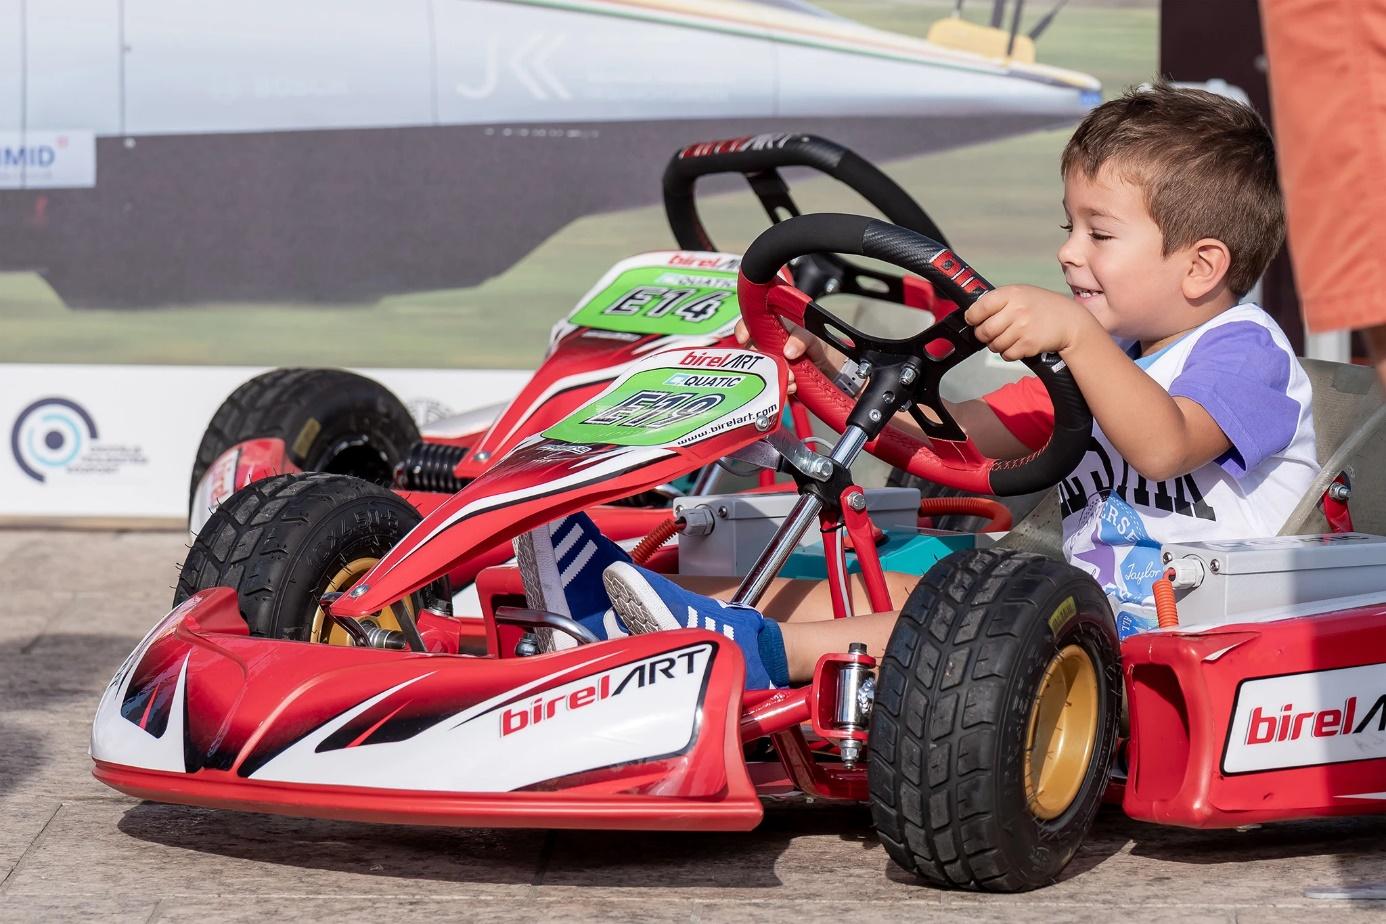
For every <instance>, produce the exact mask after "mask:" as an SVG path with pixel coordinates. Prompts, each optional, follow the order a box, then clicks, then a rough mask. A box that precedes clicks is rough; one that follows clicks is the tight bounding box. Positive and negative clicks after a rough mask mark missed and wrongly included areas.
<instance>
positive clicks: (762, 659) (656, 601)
mask: <svg viewBox="0 0 1386 924" xmlns="http://www.w3.org/2000/svg"><path fill="white" fill-rule="evenodd" d="M603 580H604V582H605V584H606V588H607V591H608V593H609V595H610V598H611V603H612V606H613V607H614V608H615V610H616V612H617V613H619V614H620V615H621V618H622V619H623V621H624V622H625V624H626V625H627V626H629V628H630V630H631V631H632V632H636V633H641V632H656V631H664V630H672V629H683V628H698V629H706V630H708V631H711V632H718V633H721V634H723V635H726V636H727V637H728V638H729V639H731V640H732V641H733V642H735V643H736V644H737V645H738V646H739V647H740V648H741V650H742V653H743V655H744V656H745V659H746V682H747V686H748V687H750V688H752V689H758V688H763V687H767V686H770V685H771V683H772V682H773V683H774V684H775V685H784V684H786V683H798V682H803V681H807V680H810V679H812V677H813V669H814V667H815V666H816V665H817V663H818V659H819V658H820V657H821V656H822V655H823V654H826V653H827V652H830V651H846V650H847V648H848V646H849V645H850V644H851V643H852V642H864V643H865V644H866V646H867V651H868V652H869V653H870V654H872V655H873V656H874V657H877V658H880V657H882V656H883V655H884V653H885V646H886V642H887V641H888V640H889V639H890V633H891V631H892V630H893V629H894V627H895V621H896V619H897V617H898V613H897V612H886V613H871V614H867V615H863V616H856V617H853V618H851V619H831V618H829V619H820V620H816V621H812V622H792V623H786V624H784V625H780V624H779V623H778V622H777V621H776V620H773V619H768V618H766V617H765V616H763V615H761V614H760V613H759V612H758V611H756V610H755V609H752V608H750V607H744V606H737V605H734V604H733V605H728V604H726V603H724V602H722V601H720V600H718V599H715V598H712V597H708V596H706V595H704V594H701V593H698V592H697V591H694V590H691V589H689V588H687V587H685V586H682V585H681V584H676V583H674V582H673V581H671V580H670V579H668V578H666V577H664V576H663V575H659V574H655V573H653V572H651V571H648V570H646V569H644V568H640V567H638V566H636V565H632V564H626V563H617V564H614V565H612V566H611V567H609V568H607V570H606V572H605V574H604V575H603ZM817 583H821V584H824V586H826V582H817ZM811 594H812V592H811ZM811 594H810V595H811Z"/></svg>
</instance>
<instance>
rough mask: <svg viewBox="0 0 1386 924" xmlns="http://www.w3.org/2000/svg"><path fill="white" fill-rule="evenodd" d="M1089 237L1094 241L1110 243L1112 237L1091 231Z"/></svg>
mask: <svg viewBox="0 0 1386 924" xmlns="http://www.w3.org/2000/svg"><path fill="white" fill-rule="evenodd" d="M1089 236H1090V237H1091V238H1092V239H1093V240H1094V241H1110V240H1111V239H1112V236H1111V235H1110V234H1103V233H1102V232H1101V231H1093V232H1091V233H1090V234H1089Z"/></svg>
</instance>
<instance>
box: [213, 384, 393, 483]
mask: <svg viewBox="0 0 1386 924" xmlns="http://www.w3.org/2000/svg"><path fill="white" fill-rule="evenodd" d="M267 437H278V438H279V439H282V440H283V441H284V446H285V449H286V450H287V452H288V457H289V461H291V462H293V464H294V465H297V466H298V467H299V468H301V469H303V470H304V471H307V472H333V473H336V474H341V475H355V476H356V477H358V478H364V479H366V480H367V481H371V482H374V483H375V484H379V485H388V484H389V483H390V479H391V477H392V476H393V474H394V468H395V465H397V464H398V463H399V462H400V461H401V460H402V459H404V457H405V455H406V454H407V453H408V452H409V448H410V447H411V446H413V445H414V444H415V443H416V442H418V440H419V428H418V427H417V426H416V425H415V424H414V419H413V418H412V417H411V416H410V415H409V411H408V409H407V408H405V406H404V405H403V404H402V403H401V402H400V400H399V398H397V397H395V395H394V394H393V393H392V392H391V391H390V390H389V389H388V388H386V387H385V386H383V385H381V384H380V383H379V382H376V381H374V380H373V379H368V378H366V377H365V376H362V375H357V374H356V373H354V372H347V371H346V370H344V369H271V370H270V371H269V372H264V373H261V374H260V375H257V376H255V377H254V378H253V379H250V380H249V381H248V382H245V383H243V384H242V385H241V386H240V387H239V388H237V389H236V390H235V391H233V392H232V393H231V395H230V397H228V398H227V399H226V400H225V401H223V402H222V404H221V407H219V408H217V411H216V413H215V414H213V415H212V420H211V422H210V423H208V424H207V429H206V431H205V432H204V433H203V434H202V442H201V443H200V444H199V445H198V447H197V457H196V459H195V460H194V462H193V469H192V481H191V483H190V485H189V487H188V498H189V504H190V505H191V500H192V497H193V496H194V495H195V494H196V492H197V483H198V482H199V481H201V480H202V475H203V473H205V472H206V471H207V468H208V467H209V466H210V465H211V464H212V463H213V462H215V461H216V459H217V457H218V456H219V455H221V454H222V453H223V452H225V451H226V450H228V449H230V448H231V447H232V446H235V445H236V444H237V443H240V442H243V441H245V440H250V439H262V438H267Z"/></svg>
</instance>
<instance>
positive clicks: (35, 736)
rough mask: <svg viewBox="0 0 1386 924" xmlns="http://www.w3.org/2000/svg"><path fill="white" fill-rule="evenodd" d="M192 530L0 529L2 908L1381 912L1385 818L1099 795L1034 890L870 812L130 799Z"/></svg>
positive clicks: (312, 912)
mask: <svg viewBox="0 0 1386 924" xmlns="http://www.w3.org/2000/svg"><path fill="white" fill-rule="evenodd" d="M182 556H183V537H182V536H181V535H180V534H177V533H167V532H164V533H158V532H127V533H116V532H105V533H92V532H42V531H20V530H0V921H30V920H45V921H46V920H73V919H81V920H121V921H125V920H129V921H154V920H158V921H182V920H188V921H192V920H205V919H208V918H212V919H215V920H217V921H219V922H234V921H241V920H245V921H263V920H267V919H270V918H271V917H273V918H274V919H275V920H288V919H319V918H329V917H330V918H331V919H333V920H334V921H354V920H363V921H364V920H370V921H377V920H380V919H382V918H387V917H388V919H389V920H390V921H391V924H396V922H403V921H407V920H415V919H434V918H438V917H442V916H448V917H454V918H464V919H465V918H480V917H482V916H485V917H486V919H487V920H488V921H497V922H499V921H509V920H535V919H540V918H554V919H563V920H589V919H591V920H595V919H603V920H637V921H666V920H669V921H673V920H680V921H721V920H745V919H747V918H753V919H754V920H756V921H757V922H760V921H778V920H794V921H796V922H804V921H808V920H828V919H834V918H836V919H844V918H849V919H851V920H853V921H875V920H886V919H890V920H900V919H903V918H912V919H918V920H927V921H964V920H965V921H969V922H976V924H986V922H989V921H1003V920H1004V921H1013V920H1044V921H1103V922H1110V921H1120V920H1123V919H1125V920H1132V921H1178V922H1180V924H1199V922H1203V921H1233V920H1235V921H1239V922H1261V921H1291V920H1306V919H1308V918H1309V917H1310V915H1325V914H1326V915H1330V916H1331V917H1329V918H1326V920H1335V921H1336V920H1340V919H1341V918H1343V917H1344V916H1345V915H1346V914H1348V913H1354V912H1358V913H1371V912H1373V911H1375V912H1378V913H1381V912H1386V901H1368V902H1362V901H1358V902H1338V901H1325V900H1320V899H1315V898H1312V897H1309V896H1308V895H1307V894H1306V890H1313V889H1315V888H1322V887H1328V888H1339V887H1343V886H1354V885H1360V884H1362V883H1386V819H1350V820H1345V821H1337V822H1314V823H1301V824H1292V825H1282V826H1276V827H1271V828H1263V829H1260V830H1255V831H1250V832H1230V831H1229V832H1211V833H1200V832H1193V831H1182V830H1175V829H1162V828H1155V827H1150V826H1146V825H1140V824H1135V823H1133V822H1130V821H1127V820H1125V819H1124V818H1122V817H1121V815H1120V814H1119V813H1115V812H1113V813H1109V814H1107V815H1104V816H1103V817H1102V818H1101V819H1100V820H1099V822H1098V825H1097V829H1096V831H1095V832H1094V834H1093V836H1092V838H1091V839H1090V841H1089V842H1088V844H1087V845H1086V847H1085V848H1084V849H1083V851H1082V853H1081V854H1080V855H1079V856H1078V858H1077V860H1076V861H1075V862H1074V863H1073V864H1072V866H1071V867H1070V869H1069V870H1068V872H1067V874H1066V876H1065V878H1064V880H1063V881H1062V882H1060V883H1058V884H1057V885H1054V886H1052V887H1050V888H1048V889H1045V890H1043V891H1041V892H1037V893H1031V894H1029V895H1022V896H977V895H968V894H961V893H951V892H940V891H936V890H931V889H928V888H923V887H921V886H919V885H916V884H914V883H913V882H911V881H909V880H908V879H907V877H905V876H904V874H902V873H901V872H900V871H899V870H898V869H896V868H894V867H893V866H892V865H891V864H890V863H889V862H888V861H887V860H886V857H885V853H884V852H883V851H882V850H881V848H880V846H879V845H878V844H877V843H876V841H875V838H874V836H873V834H872V831H871V827H870V825H869V823H868V819H867V817H866V813H865V811H864V810H861V809H857V808H842V807H832V806H823V805H816V806H813V805H789V806H773V807H771V808H770V810H769V812H768V814H767V818H766V821H765V823H764V825H763V826H762V827H761V828H760V829H759V830H757V831H755V832H753V833H750V834H734V835H723V834H709V835H696V834H625V833H619V834H618V833H588V832H545V831H470V830H466V831H451V830H441V829H424V828H405V827H381V826H371V825H361V824H345V823H338V822H319V821H303V820H296V819H288V818H280V817H272V816H261V815H244V814H236V813H231V812H214V811H207V810H202V809H191V808H181V807H177V806H165V805H155V804H152V803H141V802H138V801H136V800H134V799H131V798H127V797H125V796H122V795H119V794H117V793H115V792H113V791H111V790H108V789H106V788H105V787H103V786H101V785H100V784H98V783H97V782H96V781H95V780H93V779H92V778H91V775H90V770H89V768H90V762H89V759H88V757H87V754H86V748H87V736H88V723H89V721H90V718H91V714H92V712H93V710H94V708H95V705H96V698H97V694H98V692H99V691H100V689H101V687H102V686H103V685H104V684H105V682H106V681H107V680H108V679H109V677H110V675H111V673H112V672H113V671H114V669H115V668H116V666H117V665H118V664H119V663H120V661H121V660H122V658H123V657H124V656H125V654H126V653H127V652H128V651H129V649H130V648H131V647H132V646H133V645H134V644H135V642H137V641H138V640H139V638H140V636H142V635H143V634H144V632H145V630H146V629H147V628H148V627H149V625H150V624H151V623H152V622H153V621H154V620H155V619H156V618H157V617H158V616H160V615H162V614H163V612H164V611H165V610H166V609H167V606H168V601H169V598H170V597H171V590H170V586H171V585H172V583H173V579H174V575H175V574H176V565H177V562H179V561H180V560H181V559H182Z"/></svg>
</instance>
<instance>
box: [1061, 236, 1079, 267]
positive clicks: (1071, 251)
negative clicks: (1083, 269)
mask: <svg viewBox="0 0 1386 924" xmlns="http://www.w3.org/2000/svg"><path fill="white" fill-rule="evenodd" d="M1058 256H1059V265H1060V266H1078V265H1079V264H1080V263H1081V262H1082V257H1083V251H1082V248H1081V247H1079V246H1078V245H1077V244H1076V243H1074V240H1073V238H1072V237H1071V236H1070V237H1068V238H1066V239H1065V240H1064V242H1063V243H1062V244H1060V245H1059V254H1058Z"/></svg>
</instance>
